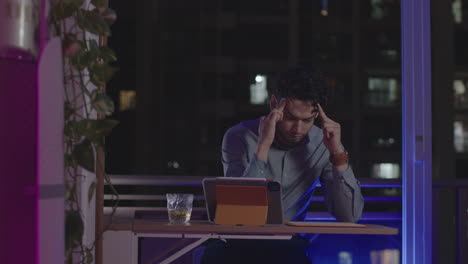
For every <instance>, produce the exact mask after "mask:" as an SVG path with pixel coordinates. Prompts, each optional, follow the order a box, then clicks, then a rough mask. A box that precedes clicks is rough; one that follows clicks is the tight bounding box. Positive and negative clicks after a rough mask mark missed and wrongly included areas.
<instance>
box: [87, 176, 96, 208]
mask: <svg viewBox="0 0 468 264" xmlns="http://www.w3.org/2000/svg"><path fill="white" fill-rule="evenodd" d="M95 191H96V182H94V181H93V182H92V183H91V184H90V185H89V188H88V204H90V203H91V201H92V200H93V197H94V193H95Z"/></svg>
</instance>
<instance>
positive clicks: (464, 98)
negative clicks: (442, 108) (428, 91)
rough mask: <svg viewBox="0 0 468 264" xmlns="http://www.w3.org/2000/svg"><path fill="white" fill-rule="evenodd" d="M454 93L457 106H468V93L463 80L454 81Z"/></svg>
mask: <svg viewBox="0 0 468 264" xmlns="http://www.w3.org/2000/svg"><path fill="white" fill-rule="evenodd" d="M453 95H454V99H455V107H456V108H468V93H467V92H466V85H465V83H464V82H463V80H454V81H453Z"/></svg>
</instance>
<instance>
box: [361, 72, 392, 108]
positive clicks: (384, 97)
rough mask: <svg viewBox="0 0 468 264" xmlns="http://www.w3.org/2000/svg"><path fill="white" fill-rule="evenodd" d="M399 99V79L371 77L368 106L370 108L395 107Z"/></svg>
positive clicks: (369, 80)
mask: <svg viewBox="0 0 468 264" xmlns="http://www.w3.org/2000/svg"><path fill="white" fill-rule="evenodd" d="M398 98H399V96H398V80H397V79H395V78H379V77H370V78H369V79H368V91H367V104H368V105H369V106H373V107H386V106H394V105H395V104H396V103H397V101H398Z"/></svg>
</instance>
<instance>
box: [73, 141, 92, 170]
mask: <svg viewBox="0 0 468 264" xmlns="http://www.w3.org/2000/svg"><path fill="white" fill-rule="evenodd" d="M72 156H73V159H74V160H76V162H77V164H78V165H80V166H81V167H83V168H85V169H86V170H88V171H92V172H94V160H95V159H94V149H93V146H92V144H91V141H89V140H87V139H86V140H83V142H81V143H80V144H78V145H75V147H74V148H73V151H72Z"/></svg>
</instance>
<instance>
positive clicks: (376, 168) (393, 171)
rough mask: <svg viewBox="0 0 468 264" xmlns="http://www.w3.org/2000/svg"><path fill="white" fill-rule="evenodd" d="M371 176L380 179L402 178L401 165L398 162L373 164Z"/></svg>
mask: <svg viewBox="0 0 468 264" xmlns="http://www.w3.org/2000/svg"><path fill="white" fill-rule="evenodd" d="M371 177H372V178H379V179H398V178H400V165H399V164H398V163H377V164H373V165H372V171H371Z"/></svg>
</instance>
